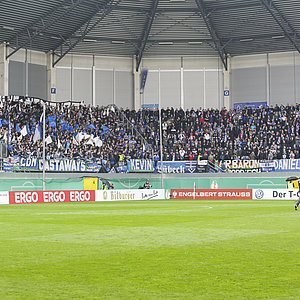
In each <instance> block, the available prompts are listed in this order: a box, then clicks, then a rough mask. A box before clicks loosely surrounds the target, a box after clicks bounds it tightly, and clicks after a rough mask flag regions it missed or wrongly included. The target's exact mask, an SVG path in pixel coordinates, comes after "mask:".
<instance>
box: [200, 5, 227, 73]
mask: <svg viewBox="0 0 300 300" xmlns="http://www.w3.org/2000/svg"><path fill="white" fill-rule="evenodd" d="M195 2H196V4H197V6H198V9H199V12H200V13H201V16H202V18H203V20H204V22H205V25H206V27H207V29H208V31H209V34H210V36H211V38H212V40H213V42H214V44H215V48H216V50H217V51H218V54H219V56H220V59H221V61H222V63H223V65H224V68H225V70H226V71H227V69H228V63H227V53H226V52H225V48H224V46H223V44H222V42H221V40H220V38H219V36H218V34H217V32H216V30H215V28H214V26H213V24H212V21H211V19H210V18H209V13H208V12H207V11H206V8H205V5H204V2H203V0H195Z"/></svg>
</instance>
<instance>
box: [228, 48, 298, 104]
mask: <svg viewBox="0 0 300 300" xmlns="http://www.w3.org/2000/svg"><path fill="white" fill-rule="evenodd" d="M231 91H232V103H237V102H255V101H267V103H268V104H269V105H276V104H279V105H280V104H296V103H299V100H300V55H299V53H298V52H285V53H272V54H262V55H248V56H237V57H233V58H232V59H231Z"/></svg>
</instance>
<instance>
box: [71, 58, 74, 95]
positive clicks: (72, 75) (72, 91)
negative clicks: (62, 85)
mask: <svg viewBox="0 0 300 300" xmlns="http://www.w3.org/2000/svg"><path fill="white" fill-rule="evenodd" d="M71 100H74V66H73V55H72V58H71Z"/></svg>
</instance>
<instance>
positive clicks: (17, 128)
mask: <svg viewBox="0 0 300 300" xmlns="http://www.w3.org/2000/svg"><path fill="white" fill-rule="evenodd" d="M16 131H17V132H20V131H21V128H20V126H19V124H17V125H16Z"/></svg>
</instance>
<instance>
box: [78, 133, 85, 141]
mask: <svg viewBox="0 0 300 300" xmlns="http://www.w3.org/2000/svg"><path fill="white" fill-rule="evenodd" d="M83 138H84V135H83V134H82V132H79V133H78V134H77V135H76V141H77V142H78V143H80V142H81V141H82V140H83Z"/></svg>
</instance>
